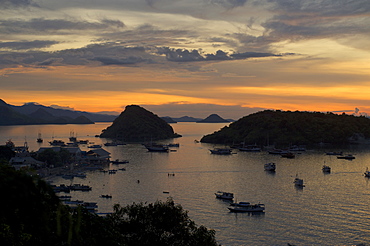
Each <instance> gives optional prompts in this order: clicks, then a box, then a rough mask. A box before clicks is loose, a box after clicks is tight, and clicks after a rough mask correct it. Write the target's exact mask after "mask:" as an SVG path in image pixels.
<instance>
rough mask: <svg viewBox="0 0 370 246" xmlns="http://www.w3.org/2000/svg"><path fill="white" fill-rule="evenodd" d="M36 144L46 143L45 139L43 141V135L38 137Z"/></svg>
mask: <svg viewBox="0 0 370 246" xmlns="http://www.w3.org/2000/svg"><path fill="white" fill-rule="evenodd" d="M36 142H38V143H42V142H44V140H43V139H42V137H41V133H39V134H38V137H37V140H36Z"/></svg>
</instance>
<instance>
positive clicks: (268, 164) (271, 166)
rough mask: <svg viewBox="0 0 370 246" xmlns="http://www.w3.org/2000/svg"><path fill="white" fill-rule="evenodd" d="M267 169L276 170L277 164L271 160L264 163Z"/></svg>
mask: <svg viewBox="0 0 370 246" xmlns="http://www.w3.org/2000/svg"><path fill="white" fill-rule="evenodd" d="M264 167H265V171H270V172H274V171H275V169H276V164H275V163H274V162H269V163H266V164H265V165H264Z"/></svg>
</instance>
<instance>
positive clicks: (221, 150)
mask: <svg viewBox="0 0 370 246" xmlns="http://www.w3.org/2000/svg"><path fill="white" fill-rule="evenodd" d="M209 151H211V154H215V155H230V154H231V151H232V150H231V149H228V148H214V149H210V150H209Z"/></svg>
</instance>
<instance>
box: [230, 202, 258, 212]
mask: <svg viewBox="0 0 370 246" xmlns="http://www.w3.org/2000/svg"><path fill="white" fill-rule="evenodd" d="M228 209H229V210H230V212H263V211H264V210H265V204H262V203H256V204H250V203H249V202H239V203H232V204H230V206H229V207H228Z"/></svg>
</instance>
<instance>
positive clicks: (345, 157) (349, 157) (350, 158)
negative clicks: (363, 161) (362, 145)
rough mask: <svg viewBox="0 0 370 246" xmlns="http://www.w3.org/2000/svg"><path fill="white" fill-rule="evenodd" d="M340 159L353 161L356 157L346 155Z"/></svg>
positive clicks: (339, 157)
mask: <svg viewBox="0 0 370 246" xmlns="http://www.w3.org/2000/svg"><path fill="white" fill-rule="evenodd" d="M337 158H338V159H345V160H353V159H355V158H356V157H354V156H353V155H351V154H348V155H345V156H337Z"/></svg>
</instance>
